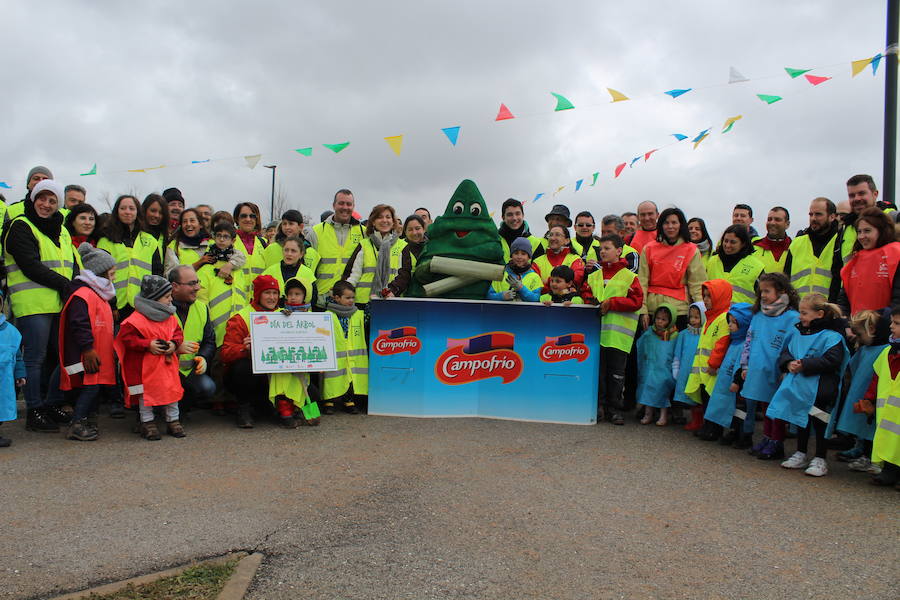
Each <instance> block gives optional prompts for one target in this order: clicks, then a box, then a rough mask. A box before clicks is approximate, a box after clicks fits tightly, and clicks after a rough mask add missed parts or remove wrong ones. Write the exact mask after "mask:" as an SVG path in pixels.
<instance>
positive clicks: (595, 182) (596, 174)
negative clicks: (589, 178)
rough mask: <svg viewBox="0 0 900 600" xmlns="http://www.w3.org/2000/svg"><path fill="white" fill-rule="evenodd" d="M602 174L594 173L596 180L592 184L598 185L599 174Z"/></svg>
mask: <svg viewBox="0 0 900 600" xmlns="http://www.w3.org/2000/svg"><path fill="white" fill-rule="evenodd" d="M598 175H600V172H599V171H598V172H597V173H594V182H593V183H592V184H591V185H597V176H598Z"/></svg>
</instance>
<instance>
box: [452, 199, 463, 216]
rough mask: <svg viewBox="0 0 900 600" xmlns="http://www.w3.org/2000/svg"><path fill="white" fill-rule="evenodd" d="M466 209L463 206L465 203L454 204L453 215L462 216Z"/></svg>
mask: <svg viewBox="0 0 900 600" xmlns="http://www.w3.org/2000/svg"><path fill="white" fill-rule="evenodd" d="M464 209H465V207H464V206H463V203H462V202H454V203H453V214H454V215H461V214H463V210H464Z"/></svg>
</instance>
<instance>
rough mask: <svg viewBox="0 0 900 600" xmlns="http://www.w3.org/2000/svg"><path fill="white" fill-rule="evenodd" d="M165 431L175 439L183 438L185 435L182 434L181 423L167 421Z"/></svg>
mask: <svg viewBox="0 0 900 600" xmlns="http://www.w3.org/2000/svg"><path fill="white" fill-rule="evenodd" d="M166 425H167V427H166V431H167V433H168V434H169V435H171V436H172V437H175V438H183V437H185V436H186V435H187V434H186V433H185V432H184V427H182V426H181V421H178V420H175V421H169V422H168V423H166Z"/></svg>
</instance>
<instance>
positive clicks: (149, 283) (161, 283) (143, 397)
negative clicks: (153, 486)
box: [114, 275, 189, 441]
mask: <svg viewBox="0 0 900 600" xmlns="http://www.w3.org/2000/svg"><path fill="white" fill-rule="evenodd" d="M134 309H135V310H134V312H133V313H132V314H131V315H130V316H129V317H128V318H127V319H125V320H124V321H122V325H121V327H120V328H119V335H117V336H116V340H115V343H114V347H115V350H116V353H117V354H118V355H119V363H120V364H121V365H122V379H123V382H124V384H125V406H128V407H130V408H137V409H138V411H139V418H140V421H141V429H140V433H141V437H143V438H144V439H146V440H151V441H155V440H158V439H160V435H159V430H158V429H157V428H156V423H155V422H154V415H153V407H155V406H163V407H165V413H166V424H167V427H166V428H167V432H168V434H169V435H171V436H172V437H176V438H183V437H184V436H185V433H184V427H182V425H181V422H180V421H179V412H178V401H179V400H181V396H182V394H183V390H182V388H181V379H180V378H179V376H178V357H177V356H176V354H177V353H178V354H188V353H189V352H188V351H187V350H186V349H185V348H184V347H183V345H182V344H183V342H184V334H183V333H182V331H181V326H180V325H179V324H178V318H177V317H176V316H175V306H174V305H173V304H172V284H171V283H169V282H168V281H167V280H166V279H164V278H162V277H160V276H159V275H144V277H143V279H141V292H140V293H139V294H138V295H137V296H135V297H134Z"/></svg>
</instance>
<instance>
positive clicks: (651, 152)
mask: <svg viewBox="0 0 900 600" xmlns="http://www.w3.org/2000/svg"><path fill="white" fill-rule="evenodd" d="M657 150H659V148H654V149H653V150H651V151H650V152H646V153H645V154H644V162H647V159H648V158H650V155H651V154H653V153H654V152H656V151H657Z"/></svg>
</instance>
